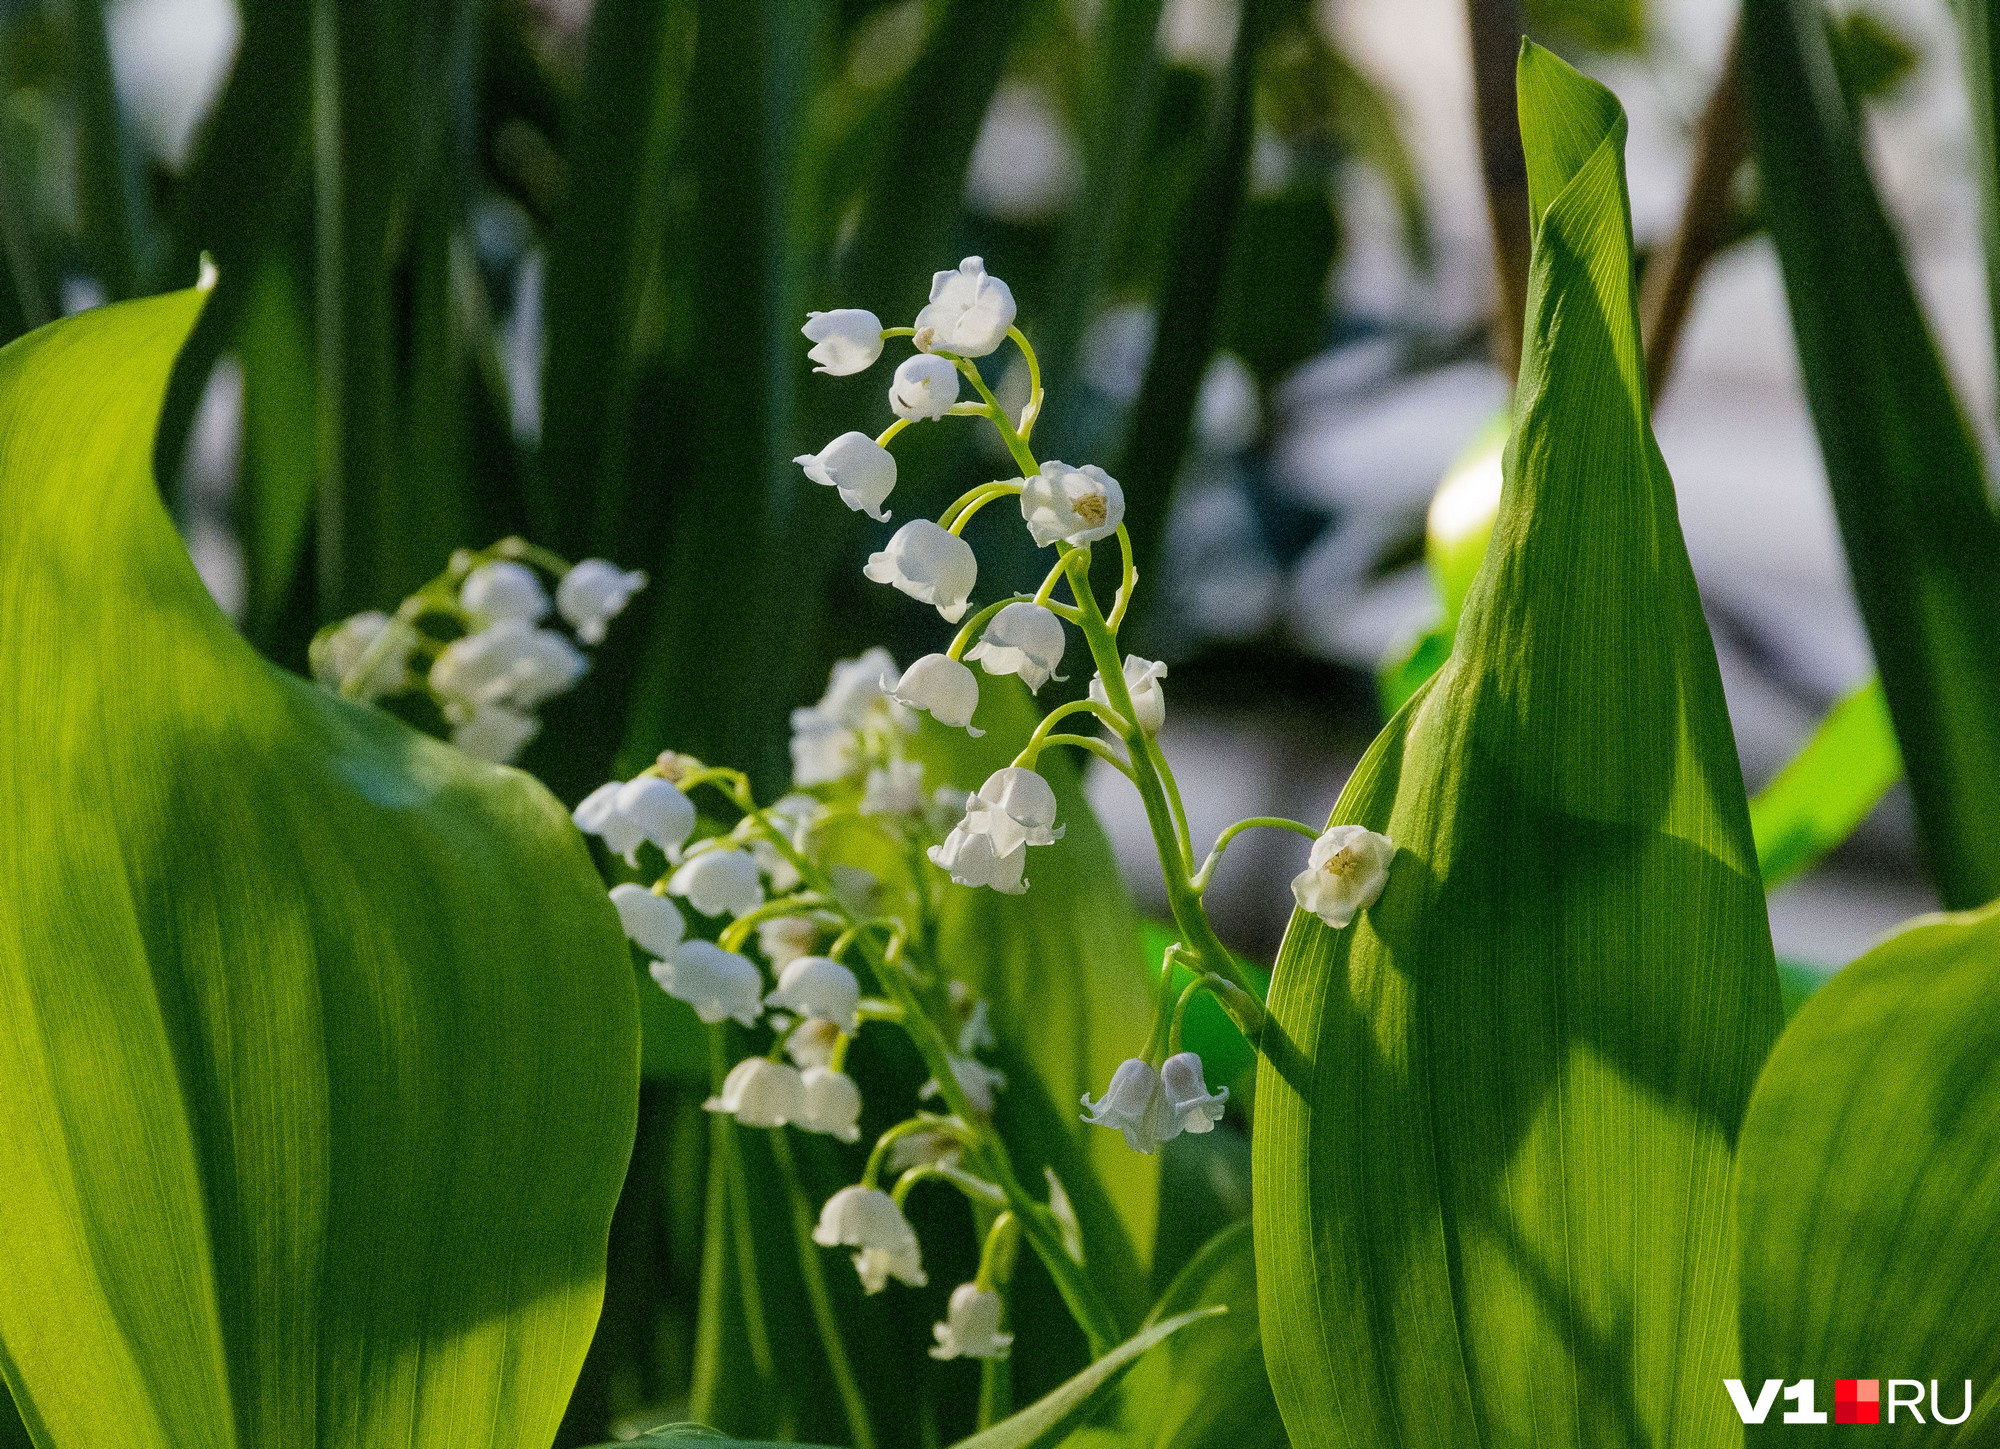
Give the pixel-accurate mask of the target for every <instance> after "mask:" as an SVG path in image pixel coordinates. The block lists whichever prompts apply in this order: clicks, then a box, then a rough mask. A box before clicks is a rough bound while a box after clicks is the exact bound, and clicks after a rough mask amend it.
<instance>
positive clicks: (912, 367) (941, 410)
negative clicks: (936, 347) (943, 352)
mask: <svg viewBox="0 0 2000 1449" xmlns="http://www.w3.org/2000/svg"><path fill="white" fill-rule="evenodd" d="M957 401H958V369H957V368H955V367H953V366H952V365H951V364H950V363H949V362H947V361H946V360H945V359H944V358H942V357H932V356H931V355H930V354H928V353H924V352H919V353H918V354H917V355H916V356H915V357H907V358H904V359H903V363H902V365H901V366H900V367H898V368H897V369H896V379H895V381H894V382H892V383H890V384H889V408H890V411H892V412H894V413H895V414H896V416H897V417H899V418H905V419H907V420H909V421H910V422H913V423H922V422H930V421H932V420H934V419H937V418H941V417H943V416H944V415H945V414H946V413H948V412H950V411H951V405H952V404H953V403H955V402H957Z"/></svg>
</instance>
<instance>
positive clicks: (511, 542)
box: [466, 537, 571, 578]
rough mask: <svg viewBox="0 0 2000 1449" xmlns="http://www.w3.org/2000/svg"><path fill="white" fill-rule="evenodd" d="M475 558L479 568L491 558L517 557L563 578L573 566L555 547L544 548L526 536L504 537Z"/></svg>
mask: <svg viewBox="0 0 2000 1449" xmlns="http://www.w3.org/2000/svg"><path fill="white" fill-rule="evenodd" d="M473 558H474V560H476V562H475V563H474V564H473V568H477V567H478V566H479V564H481V563H485V562H488V561H489V560H490V559H494V558H510V559H517V560H519V561H520V562H522V563H528V564H533V565H534V566H535V567H536V568H538V569H540V570H542V572H544V573H548V574H554V575H555V576H556V577H557V578H561V577H562V576H563V575H564V574H566V573H568V572H569V571H570V568H571V564H570V561H569V560H568V559H566V558H564V557H563V556H562V555H561V554H559V553H557V552H556V551H555V550H554V549H547V548H543V547H542V546H541V545H540V544H539V543H530V542H528V540H527V539H525V538H515V537H508V538H503V539H501V540H500V541H499V542H498V543H496V544H494V545H493V547H491V548H489V549H487V550H486V551H485V555H484V556H482V555H480V554H474V555H473ZM466 572H467V573H471V572H472V569H467V570H466Z"/></svg>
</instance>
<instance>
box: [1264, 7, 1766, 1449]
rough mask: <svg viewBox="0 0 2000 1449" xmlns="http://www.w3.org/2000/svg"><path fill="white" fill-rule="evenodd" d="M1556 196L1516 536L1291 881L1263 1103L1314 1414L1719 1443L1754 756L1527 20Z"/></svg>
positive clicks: (1492, 1441) (1545, 221) (1608, 100)
mask: <svg viewBox="0 0 2000 1449" xmlns="http://www.w3.org/2000/svg"><path fill="white" fill-rule="evenodd" d="M1519 76H1520V112H1521V118H1522V137H1523V141H1524V145H1525V150H1526V155H1527V161H1528V176H1529V184H1530V192H1531V200H1532V203H1533V210H1532V215H1533V216H1534V217H1535V218H1536V226H1535V233H1534V261H1533V266H1532V270H1531V274H1530V284H1529V305H1528V313H1527V319H1528V325H1527V328H1526V337H1527V343H1526V348H1525V352H1524V360H1523V363H1522V371H1521V379H1520V386H1519V389H1518V392H1517V404H1516V413H1515V418H1514V435H1513V439H1512V441H1511V443H1510V444H1509V448H1508V453H1507V459H1506V469H1505V473H1506V483H1505V490H1504V493H1503V495H1502V499H1501V504H1500V513H1499V517H1498V519H1497V521H1496V523H1495V525H1494V532H1493V542H1492V546H1491V548H1490V550H1489V551H1488V555H1487V558H1486V562H1485V565H1484V567H1483V569H1482V571H1481V572H1480V575H1479V578H1478V580H1477V582H1476V583H1475V584H1474V586H1473V589H1472V593H1471V596H1470V598H1469V599H1468V601H1467V604H1466V609H1465V614H1464V618H1463V619H1462V621H1461V623H1460V627H1459V632H1458V639H1457V643H1456V645H1455V647H1454V650H1453V653H1452V656H1451V659H1450V661H1449V662H1448V663H1447V664H1446V665H1445V667H1444V668H1443V669H1442V670H1441V671H1440V672H1439V673H1438V675H1437V676H1436V677H1435V678H1434V679H1433V680H1432V681H1431V682H1430V683H1429V684H1428V685H1426V686H1425V687H1424V688H1423V689H1422V690H1421V691H1420V692H1419V693H1418V694H1417V695H1416V697H1415V698H1413V699H1412V700H1411V701H1410V703H1409V704H1408V705H1406V706H1405V707H1404V709H1403V710H1402V712H1401V713H1399V714H1398V715H1397V716H1396V718H1395V719H1394V720H1392V721H1391V722H1390V724H1389V726H1388V728H1387V729H1386V730H1385V731H1384V732H1383V734H1382V735H1381V737H1380V738H1379V739H1378V740H1377V741H1376V742H1375V744H1374V746H1373V747H1371V749H1370V750H1369V752H1368V753H1367V755H1366V757H1365V758H1364V759H1363V760H1362V762H1361V764H1360V765H1359V766H1358V767H1357V769H1356V770H1355V773H1354V776H1353V778H1352V780H1351V781H1350V782H1349V784H1348V786H1347V789H1346V790H1345V791H1344V792H1343V794H1342V796H1341V799H1340V801H1339V803H1338V804H1337V805H1336V806H1335V808H1334V812H1333V819H1334V820H1335V821H1343V822H1355V823H1359V824H1362V825H1365V826H1367V827H1369V828H1371V829H1375V830H1379V831H1382V832H1384V833H1386V834H1387V835H1388V836H1389V837H1390V838H1391V839H1392V840H1393V841H1394V842H1395V843H1396V847H1397V851H1396V856H1395V861H1394V864H1393V866H1392V867H1391V870H1390V874H1389V880H1388V886H1387V889H1386V891H1385V892H1384V894H1383V895H1382V897H1381V899H1380V900H1379V901H1378V902H1377V903H1376V904H1375V905H1374V906H1373V907H1372V908H1370V909H1368V910H1367V911H1365V912H1363V913H1362V915H1361V916H1360V917H1359V918H1358V919H1357V920H1356V921H1355V923H1354V924H1353V925H1352V926H1351V927H1349V928H1346V929H1343V930H1338V931H1335V930H1332V929H1329V928H1328V927H1326V926H1324V925H1323V924H1321V923H1320V922H1319V921H1318V920H1317V919H1315V918H1313V917H1311V916H1305V915H1303V914H1302V915H1299V916H1295V917H1294V919H1293V922H1292V926H1291V929H1290V931H1289V932H1288V933H1287V936H1286V940H1285V945H1284V948H1283V950H1282V952H1281V954H1280V956H1279V960H1278V965H1277V969H1276V972H1275V974H1274V976H1273V979H1272V987H1271V995H1270V1002H1269V1008H1270V1017H1269V1020H1268V1022H1267V1025H1266V1028H1265V1032H1264V1038H1263V1047H1264V1050H1265V1053H1266V1057H1265V1060H1264V1063H1263V1064H1262V1066H1261V1067H1260V1070H1259V1076H1258V1085H1257V1117H1256V1122H1255V1126H1254V1130H1253V1141H1254V1147H1255V1171H1256V1184H1257V1196H1256V1201H1255V1204H1254V1207H1253V1215H1254V1220H1255V1224H1256V1232H1257V1276H1258V1291H1259V1297H1260V1302H1261V1304H1262V1308H1263V1329H1264V1349H1265V1356H1266V1360H1267V1362H1268V1364H1269V1366H1270V1371H1271V1381H1272V1387H1273V1388H1274V1390H1275V1391H1276V1394H1277V1399H1278V1403H1279V1405H1280V1407H1281V1408H1282V1409H1283V1410H1284V1413H1285V1422H1286V1427H1287V1428H1288V1429H1289V1430H1290V1432H1291V1436H1292V1438H1293V1440H1294V1442H1296V1443H1300V1444H1311V1445H1314V1446H1320V1445H1356V1446H1373V1445H1378V1444H1399V1445H1403V1446H1406V1449H1410V1446H1425V1445H1439V1446H1460V1445H1465V1444H1470V1443H1484V1444H1488V1445H1503V1444H1504V1445H1511V1444H1527V1443H1534V1444H1537V1445H1540V1446H1545V1449H1546V1446H1555V1445H1577V1446H1583V1445H1591V1446H1595V1445H1600V1444H1606V1443H1626V1442H1637V1443H1654V1444H1672V1445H1675V1446H1677V1449H1681V1446H1701V1445H1710V1444H1726V1443H1729V1442H1732V1441H1733V1439H1734V1438H1735V1436H1736V1433H1737V1427H1736V1420H1735V1416H1734V1414H1733V1413H1732V1412H1731V1410H1730V1408H1729V1404H1728V1400H1727V1399H1726V1398H1725V1397H1724V1396H1722V1395H1721V1394H1719V1393H1717V1391H1716V1387H1717V1381H1718V1379H1719V1378H1720V1377H1721V1375H1722V1374H1724V1373H1726V1372H1729V1371H1730V1365H1732V1364H1733V1362H1734V1359H1735V1345H1734V1338H1733V1311H1732V1308H1733V1303H1734V1299H1735V1294H1734V1275H1733V1271H1732V1268H1731V1264H1730V1256H1729V1243H1730V1238H1729V1231H1728V1222H1727V1214H1726V1210H1725V1198H1726V1192H1727V1185H1728V1174H1729V1154H1730V1144H1731V1142H1732V1140H1733V1138H1734V1136H1735V1133H1736V1129H1737V1125H1738V1123H1739V1122H1740V1120H1741V1115H1742V1110H1743V1104H1744V1102H1745V1101H1746V1099H1747V1098H1748V1096H1749V1092H1750V1086H1751V1082H1752V1080H1753V1078H1754V1076H1755V1073H1756V1069H1757V1066H1758V1064H1759V1063H1760V1062H1761V1061H1762V1059H1763V1057H1764V1054H1765V1052H1766V1051H1767V1050H1768V1047H1769V1044H1770V1042H1771V1040H1772V1038H1773V1037H1774V1036H1775V1035H1776V1032H1777V1029H1778V1025H1779V1021H1780V1007H1779V996H1778V986H1777V980H1776V974H1775V971H1774V968H1773V963H1772V954H1771V938H1770V931H1769V928H1768V926H1767V923H1766V920H1765V914H1764V900H1763V892H1762V889H1761V887H1760V885H1759V883H1758V878H1757V867H1756V855H1755V851H1754V848H1753V846H1752V843H1751V836H1750V823H1749V812H1748V809H1747V807H1746V804H1745V801H1744V798H1743V787H1742V772H1741V769H1740V767H1739V765H1738V762H1737V758H1736V751H1735V746H1734V743H1733V741H1732V739H1731V736H1730V731H1729V719H1728V715H1727V712H1726V711H1725V708H1724V705H1723V698H1722V686H1721V679H1720V675H1719V671H1718V669H1717V666H1716V661H1715V654H1714V649H1713V646H1712V644H1711V642H1710V639H1709V637H1708V631H1707V626H1706V624H1705V623H1704V621H1703V619H1702V614H1701V608H1700V602H1699V599H1698V598H1697V596H1696V590H1695V583H1694V577H1693V573H1692V571H1691V570H1690V568H1689V565H1688V561H1687V553H1686V549H1685V546H1684V544H1683V542H1682V539H1681V536H1680V528H1679V524H1678V521H1677V519H1676V516H1675V507H1674V496H1673V488H1672V482H1671V480H1670V479H1669V478H1668V476H1667V472H1666V467H1665V464H1664V463H1663V462H1662V460H1661V458H1660V454H1659V450H1658V448H1657V447H1656V446H1655V444H1654V442H1653V438H1652V433H1651V429H1650V427H1649V426H1648V423H1647V414H1646V394H1645V381H1644V365H1643V361H1642V359H1641V355H1640V349H1639V344H1638V319H1637V316H1636V308H1635V305H1634V285H1633V275H1632V253H1631V231H1630V223H1629V211H1628V206H1627V201H1626V196H1625V188H1624V177H1623V168H1622V150H1623V143H1624V139H1625V119H1624V115H1623V113H1622V112H1621V111H1620V109H1619V107H1618V104H1617V102H1616V100H1615V99H1613V97H1612V96H1611V94H1610V92H1608V91H1606V90H1604V89H1603V88H1602V87H1601V86H1598V85H1597V84H1595V83H1594V82H1592V81H1589V80H1587V79H1585V78H1584V77H1582V76H1580V75H1578V74H1577V73H1576V72H1575V71H1573V70H1571V69H1570V68H1569V67H1568V66H1566V65H1564V64H1563V63H1562V62H1561V61H1559V60H1557V59H1556V58H1555V57H1554V56H1552V55H1550V54H1549V53H1548V52H1547V51H1544V50H1541V49H1539V48H1537V47H1534V46H1528V47H1526V48H1525V49H1524V50H1523V52H1522V55H1521V61H1520V71H1519Z"/></svg>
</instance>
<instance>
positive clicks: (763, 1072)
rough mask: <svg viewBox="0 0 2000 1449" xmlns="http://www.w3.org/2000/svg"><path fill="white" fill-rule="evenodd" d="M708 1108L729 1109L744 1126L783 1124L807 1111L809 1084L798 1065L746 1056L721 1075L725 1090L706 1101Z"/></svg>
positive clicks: (713, 1110) (796, 1118) (795, 1119)
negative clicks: (787, 1064)
mask: <svg viewBox="0 0 2000 1449" xmlns="http://www.w3.org/2000/svg"><path fill="white" fill-rule="evenodd" d="M701 1105H702V1109H703V1110H704V1111H708V1112H727V1113H728V1114H729V1115H730V1116H732V1117H734V1118H735V1119H736V1120H737V1121H738V1122H741V1123H742V1124H743V1125H744V1126H745V1127H782V1126H784V1125H785V1124H786V1123H787V1122H797V1121H799V1120H800V1119H801V1118H802V1117H804V1116H805V1114H806V1087H805V1082H804V1080H803V1079H802V1078H801V1077H800V1076H799V1073H798V1069H797V1068H795V1067H788V1066H786V1065H785V1064H784V1063H783V1062H774V1061H770V1060H768V1059H767V1058H764V1057H745V1058H744V1059H743V1060H742V1061H740V1062H738V1063H737V1064H736V1065H735V1066H733V1067H731V1068H730V1069H729V1075H728V1076H726V1077H724V1078H723V1079H722V1090H721V1091H720V1092H718V1093H716V1095H714V1096H713V1097H710V1098H709V1099H708V1100H707V1101H706V1102H703V1103H702V1104H701Z"/></svg>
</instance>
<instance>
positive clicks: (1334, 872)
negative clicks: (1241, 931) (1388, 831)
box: [1292, 825, 1396, 930]
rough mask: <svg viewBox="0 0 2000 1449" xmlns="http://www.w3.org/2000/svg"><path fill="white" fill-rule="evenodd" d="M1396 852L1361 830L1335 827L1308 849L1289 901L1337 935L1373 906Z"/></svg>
mask: <svg viewBox="0 0 2000 1449" xmlns="http://www.w3.org/2000/svg"><path fill="white" fill-rule="evenodd" d="M1395 854H1396V847H1395V845H1394V843H1393V842H1391V841H1390V839H1389V837H1388V836H1386V835H1378V834H1376V833H1375V832H1374V831H1372V830H1368V829H1364V828H1363V827H1362V826H1359V825H1335V826H1332V827H1330V828H1329V829H1328V830H1327V831H1326V833H1325V834H1323V835H1321V836H1320V837H1319V839H1317V840H1315V841H1314V842H1313V844H1312V854H1311V855H1309V856H1308V857H1307V858H1306V868H1305V869H1304V870H1302V871H1300V872H1299V873H1298V874H1297V875H1295V876H1293V877H1292V895H1293V897H1294V898H1295V899H1296V900H1297V901H1298V903H1299V907H1300V909H1301V910H1307V911H1311V912H1312V913H1313V914H1314V915H1315V916H1318V917H1319V918H1320V919H1321V920H1322V921H1325V922H1326V923H1327V924H1328V925H1329V926H1332V927H1334V928H1335V929H1336V930H1338V929H1339V928H1341V927H1342V926H1345V925H1347V924H1348V923H1349V922H1351V921H1352V920H1353V919H1354V917H1355V915H1356V914H1357V913H1359V912H1361V911H1365V910H1367V909H1368V907H1370V906H1372V905H1374V904H1375V902H1376V900H1377V899H1378V898H1379V897H1380V896H1381V894H1382V887H1383V886H1384V885H1386V884H1387V883H1388V880H1389V863H1390V861H1391V860H1393V859H1394V858H1395Z"/></svg>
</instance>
